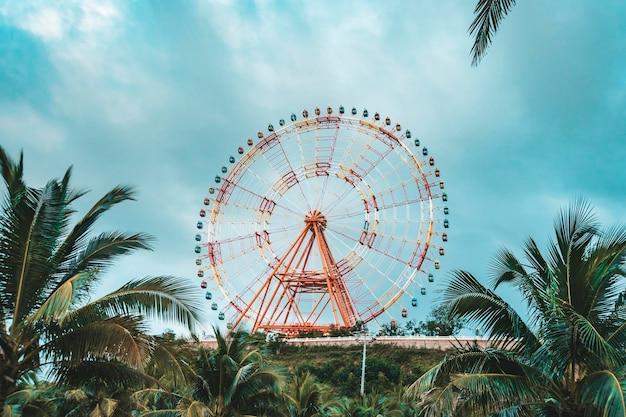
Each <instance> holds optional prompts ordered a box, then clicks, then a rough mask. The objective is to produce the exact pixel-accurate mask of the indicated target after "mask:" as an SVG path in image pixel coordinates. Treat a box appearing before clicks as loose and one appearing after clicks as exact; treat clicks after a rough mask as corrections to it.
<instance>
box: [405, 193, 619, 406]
mask: <svg viewBox="0 0 626 417" xmlns="http://www.w3.org/2000/svg"><path fill="white" fill-rule="evenodd" d="M524 254H525V257H526V262H524V263H522V262H520V261H519V260H518V259H517V257H516V256H515V255H514V254H513V253H512V252H510V251H508V250H506V249H503V250H501V251H500V252H499V253H498V254H497V256H496V258H495V261H494V263H493V273H494V275H493V280H492V284H493V288H492V289H489V288H486V287H484V286H483V285H482V284H481V283H480V282H479V281H478V280H477V279H476V278H475V277H474V276H473V275H471V274H470V273H468V272H465V271H455V272H454V275H453V277H452V279H451V281H450V283H449V285H448V287H447V288H446V290H445V291H444V297H443V299H444V302H447V303H449V305H450V308H451V314H452V315H454V316H455V317H458V318H461V319H466V320H470V321H473V322H477V323H479V325H480V327H481V329H483V330H484V331H485V333H486V335H487V337H489V339H490V340H491V341H492V343H493V345H492V347H491V348H489V349H484V350H481V349H479V348H478V347H469V348H463V349H459V351H458V352H457V353H455V354H454V355H450V356H448V357H446V358H445V359H444V360H443V361H442V362H440V363H439V364H438V365H436V366H435V367H433V368H432V369H431V370H430V371H428V372H427V373H426V374H424V375H423V376H422V377H420V378H419V379H418V380H417V381H415V382H414V384H413V385H412V386H411V387H410V388H409V389H408V391H407V395H408V398H412V399H414V400H420V401H421V405H422V406H423V407H424V413H425V415H445V414H450V415H452V414H453V415H469V416H471V415H492V414H493V415H541V416H568V417H578V416H580V417H583V416H596V415H602V416H606V417H617V416H620V417H621V416H624V415H625V413H626V353H625V351H624V346H626V321H625V319H626V315H625V314H624V310H623V308H622V307H621V306H619V303H617V304H616V301H619V294H620V291H623V287H624V284H625V282H624V277H625V276H626V271H625V270H624V263H625V261H626V227H624V226H620V227H614V228H609V229H606V230H604V231H603V230H601V229H600V227H599V225H598V223H597V221H596V218H595V216H594V215H593V213H592V210H591V207H590V205H589V203H587V202H586V201H584V200H577V201H575V202H574V203H573V204H572V205H571V206H570V207H569V209H568V210H564V211H561V213H560V214H559V216H558V217H557V219H556V221H555V239H554V240H552V241H550V242H549V245H548V250H547V253H546V254H545V255H544V254H543V253H541V252H540V251H539V249H538V247H537V245H536V243H535V241H534V240H532V239H528V240H527V242H526V245H525V247H524ZM501 285H512V286H513V288H516V289H518V290H519V292H520V297H519V298H520V299H522V300H523V301H524V302H525V304H526V307H527V310H526V311H525V312H524V314H523V315H522V314H520V313H519V312H518V311H516V310H515V309H514V308H513V307H512V306H511V305H509V304H508V303H507V302H505V301H504V300H503V299H502V298H501V297H500V296H498V295H497V294H496V293H495V290H497V289H498V287H499V286H501ZM525 317H527V318H525Z"/></svg>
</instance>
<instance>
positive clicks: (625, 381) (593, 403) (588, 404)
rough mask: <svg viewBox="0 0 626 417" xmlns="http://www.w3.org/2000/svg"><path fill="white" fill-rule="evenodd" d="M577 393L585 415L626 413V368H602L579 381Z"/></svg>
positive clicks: (616, 416) (619, 414) (607, 415)
mask: <svg viewBox="0 0 626 417" xmlns="http://www.w3.org/2000/svg"><path fill="white" fill-rule="evenodd" d="M577 391H578V395H579V396H580V398H579V402H580V405H581V407H582V408H583V409H584V410H585V412H584V415H585V416H589V417H591V416H599V415H601V416H606V417H618V416H619V417H622V416H625V415H626V369H625V368H623V367H622V368H619V369H615V370H613V371H612V370H608V369H605V370H602V371H599V372H594V373H592V374H590V375H588V376H587V377H586V378H584V379H582V380H581V381H580V382H579V388H578V390H577Z"/></svg>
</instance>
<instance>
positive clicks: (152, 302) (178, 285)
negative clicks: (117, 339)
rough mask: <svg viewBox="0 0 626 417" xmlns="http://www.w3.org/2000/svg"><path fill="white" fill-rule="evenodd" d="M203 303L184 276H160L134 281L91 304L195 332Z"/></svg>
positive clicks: (113, 312)
mask: <svg viewBox="0 0 626 417" xmlns="http://www.w3.org/2000/svg"><path fill="white" fill-rule="evenodd" d="M200 301H201V300H200V299H198V298H197V291H196V290H195V287H194V286H193V285H192V283H191V282H189V281H187V280H185V279H183V278H180V277H174V276H157V277H146V278H143V279H139V280H133V281H130V282H128V283H127V284H126V285H124V286H122V287H121V288H119V289H118V290H116V291H113V292H111V293H109V294H106V295H104V296H102V297H101V298H99V299H97V300H94V301H92V302H91V303H90V304H92V305H94V306H98V307H99V308H101V309H103V310H104V311H107V312H108V314H110V315H116V314H127V313H129V312H134V313H137V314H140V315H142V316H144V317H146V318H149V319H160V320H165V321H171V322H174V323H177V324H181V325H183V326H185V327H186V328H188V329H190V330H191V331H192V332H193V331H194V330H195V328H196V326H198V325H199V323H200V321H201V318H202V314H203V310H202V304H201V302H200Z"/></svg>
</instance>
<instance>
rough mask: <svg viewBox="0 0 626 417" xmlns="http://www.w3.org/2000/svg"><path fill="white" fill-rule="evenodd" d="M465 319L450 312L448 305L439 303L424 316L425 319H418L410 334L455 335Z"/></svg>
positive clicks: (461, 327)
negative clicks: (418, 321) (417, 323)
mask: <svg viewBox="0 0 626 417" xmlns="http://www.w3.org/2000/svg"><path fill="white" fill-rule="evenodd" d="M464 325H465V320H463V319H462V318H460V317H456V316H453V315H451V314H450V306H448V305H446V304H439V305H436V306H434V307H433V308H432V309H431V311H430V312H429V313H428V316H427V317H426V321H420V323H419V325H418V326H416V327H415V328H414V329H415V331H413V332H412V334H415V333H417V334H422V335H425V336H455V335H457V334H459V332H460V331H461V329H463V326H464ZM407 327H408V326H407Z"/></svg>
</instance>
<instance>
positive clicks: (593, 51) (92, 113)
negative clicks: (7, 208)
mask: <svg viewBox="0 0 626 417" xmlns="http://www.w3.org/2000/svg"><path fill="white" fill-rule="evenodd" d="M473 8H474V4H473V2H467V1H452V0H441V1H438V2H432V1H422V0H420V1H395V2H385V3H384V5H383V3H381V2H379V1H367V0H359V1H341V2H334V1H327V0H322V1H241V2H234V1H224V0H219V1H218V0H215V1H213V0H209V1H191V0H188V1H179V2H170V1H165V0H161V1H125V0H119V1H116V0H92V1H88V2H83V1H64V0H61V1H57V2H51V1H35V0H28V1H23V0H20V1H16V0H4V1H3V2H0V146H2V147H3V148H4V149H5V150H6V151H7V152H8V153H9V154H10V155H12V156H13V157H14V158H18V156H19V153H20V152H22V151H23V153H24V161H25V167H26V168H25V171H26V179H27V182H28V183H29V184H30V185H33V186H43V185H44V184H45V183H46V182H47V181H48V180H49V179H51V178H57V177H60V176H62V175H63V174H64V172H65V170H66V169H67V168H68V167H69V166H72V167H73V168H72V169H73V184H74V186H76V187H78V188H85V189H89V190H91V191H90V193H89V194H87V196H86V197H83V198H82V199H81V201H79V204H78V205H77V208H78V209H79V211H81V212H84V211H85V210H87V209H88V207H89V206H90V205H91V204H93V203H94V202H95V201H96V200H97V199H98V198H99V197H100V196H101V195H102V194H104V193H105V192H106V191H107V190H109V189H110V188H112V187H114V186H116V185H118V184H126V185H131V186H133V187H135V188H136V189H137V191H138V197H137V201H135V202H129V203H126V204H123V205H121V206H118V207H116V208H114V209H113V210H112V211H111V212H109V213H108V214H107V216H105V217H103V218H102V220H101V222H100V224H99V227H100V228H102V229H103V230H110V229H120V230H128V231H141V232H147V233H150V234H152V235H153V236H154V237H155V238H156V244H155V249H154V251H152V252H145V253H136V254H133V255H132V256H130V257H128V258H126V259H123V260H121V261H120V262H119V263H118V264H117V265H116V266H115V267H113V268H112V269H111V270H109V271H107V272H106V275H105V279H104V283H103V285H102V288H100V289H99V291H100V292H101V293H104V292H107V291H109V290H111V289H114V288H117V287H119V286H121V285H122V284H123V283H125V282H126V281H128V280H130V279H133V278H140V277H143V276H147V275H164V274H167V275H176V276H179V277H180V279H181V280H192V281H193V282H197V280H198V278H197V277H196V265H195V263H194V261H195V257H196V255H195V253H194V252H193V248H194V246H195V242H194V235H195V233H196V222H197V220H198V210H199V209H200V208H202V201H203V198H204V197H205V196H206V193H207V188H208V186H210V185H211V184H212V181H213V177H214V176H215V174H216V173H218V171H219V169H220V167H221V166H222V165H224V162H225V161H226V160H227V159H228V156H229V155H231V154H232V153H233V150H234V149H236V147H237V146H239V145H243V144H244V142H245V139H246V138H247V137H248V136H254V135H255V134H256V132H257V131H258V130H260V129H265V128H266V126H267V125H268V123H274V124H277V121H278V120H279V119H281V118H284V119H288V118H289V115H290V114H291V113H298V114H300V113H301V112H302V110H303V109H309V111H311V110H312V109H313V108H315V107H316V106H317V107H320V108H325V107H326V106H329V105H330V106H333V107H335V108H336V107H338V106H339V105H344V106H345V107H346V108H351V107H356V108H358V109H359V110H360V109H363V108H367V109H368V110H369V111H370V112H374V111H378V112H380V113H381V114H384V115H389V116H391V117H392V119H393V120H394V121H395V120H397V121H400V122H401V123H402V125H403V126H406V127H407V128H410V130H411V131H412V132H413V133H414V134H416V135H418V136H419V137H420V138H421V140H422V141H423V144H424V145H425V146H428V149H429V151H430V154H431V155H433V156H435V157H436V158H437V166H438V167H439V168H440V169H441V172H442V178H443V179H445V183H446V190H447V194H448V196H449V204H448V205H449V207H450V211H451V213H450V216H449V220H450V229H449V231H448V235H449V242H448V244H447V246H446V254H445V257H443V258H442V259H441V262H442V263H441V270H440V272H439V275H440V276H441V277H442V278H441V279H439V280H438V284H439V285H440V286H441V285H445V277H446V276H449V274H450V272H451V271H453V270H457V269H463V270H467V271H469V272H472V273H473V274H474V275H475V276H477V277H478V278H479V279H480V280H481V281H482V282H484V283H485V284H488V282H489V278H490V275H489V266H490V262H491V261H492V259H493V257H494V255H495V254H496V252H497V250H499V249H500V248H502V247H506V248H509V249H512V250H513V251H514V252H516V253H518V254H519V250H520V248H521V247H522V245H523V243H524V241H525V240H526V238H527V237H529V236H532V237H533V238H535V239H536V240H537V241H538V242H539V244H540V247H545V243H546V242H547V239H548V238H550V236H551V232H552V231H553V221H554V218H555V217H556V215H557V214H558V211H559V210H560V209H562V208H565V207H566V206H567V205H568V204H569V203H570V202H571V201H573V200H574V199H576V198H579V197H583V198H585V199H587V200H588V201H589V202H590V203H591V204H592V206H593V207H594V210H595V212H596V214H597V216H598V218H599V220H600V222H601V224H602V225H603V226H610V225H615V224H621V223H623V222H624V218H623V207H625V206H626V191H625V189H624V186H623V184H624V183H625V182H626V170H624V169H623V166H624V161H625V160H626V145H625V144H624V140H626V24H625V22H626V3H625V2H623V1H621V0H605V1H602V2H592V1H589V0H571V1H568V2H545V1H540V0H524V1H519V2H517V5H516V6H514V8H513V10H512V11H511V13H510V14H509V15H508V16H507V17H506V18H505V20H504V21H503V23H502V25H501V27H500V30H499V32H498V33H497V35H496V36H495V37H494V43H493V45H492V47H491V48H490V49H489V52H488V54H487V55H486V57H485V58H484V59H483V61H482V62H481V63H480V64H479V65H478V66H476V67H472V66H471V57H470V48H471V46H472V38H471V37H470V35H469V34H468V27H469V25H470V23H471V21H472V20H473ZM520 255H521V254H520ZM439 288H440V287H439ZM436 293H437V291H431V292H430V293H429V294H428V295H427V296H426V301H427V302H425V303H421V304H420V308H419V309H417V310H412V311H411V316H410V317H409V318H412V319H415V320H422V319H424V318H425V316H426V314H427V313H428V312H429V308H428V307H427V306H430V305H434V303H436V300H437V294H436ZM502 296H503V297H504V298H505V299H510V300H511V301H512V302H513V303H515V302H517V301H519V300H517V299H516V298H515V292H514V289H506V288H505V289H504V291H503V293H502ZM198 297H203V292H202V291H201V290H200V289H199V291H198ZM207 310H208V309H207ZM215 322H216V317H215V314H214V313H212V312H211V311H210V310H208V311H207V316H206V320H205V323H206V325H207V329H209V328H210V326H212V325H213V323H215ZM159 326H160V324H155V328H157V329H158V328H159Z"/></svg>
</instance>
